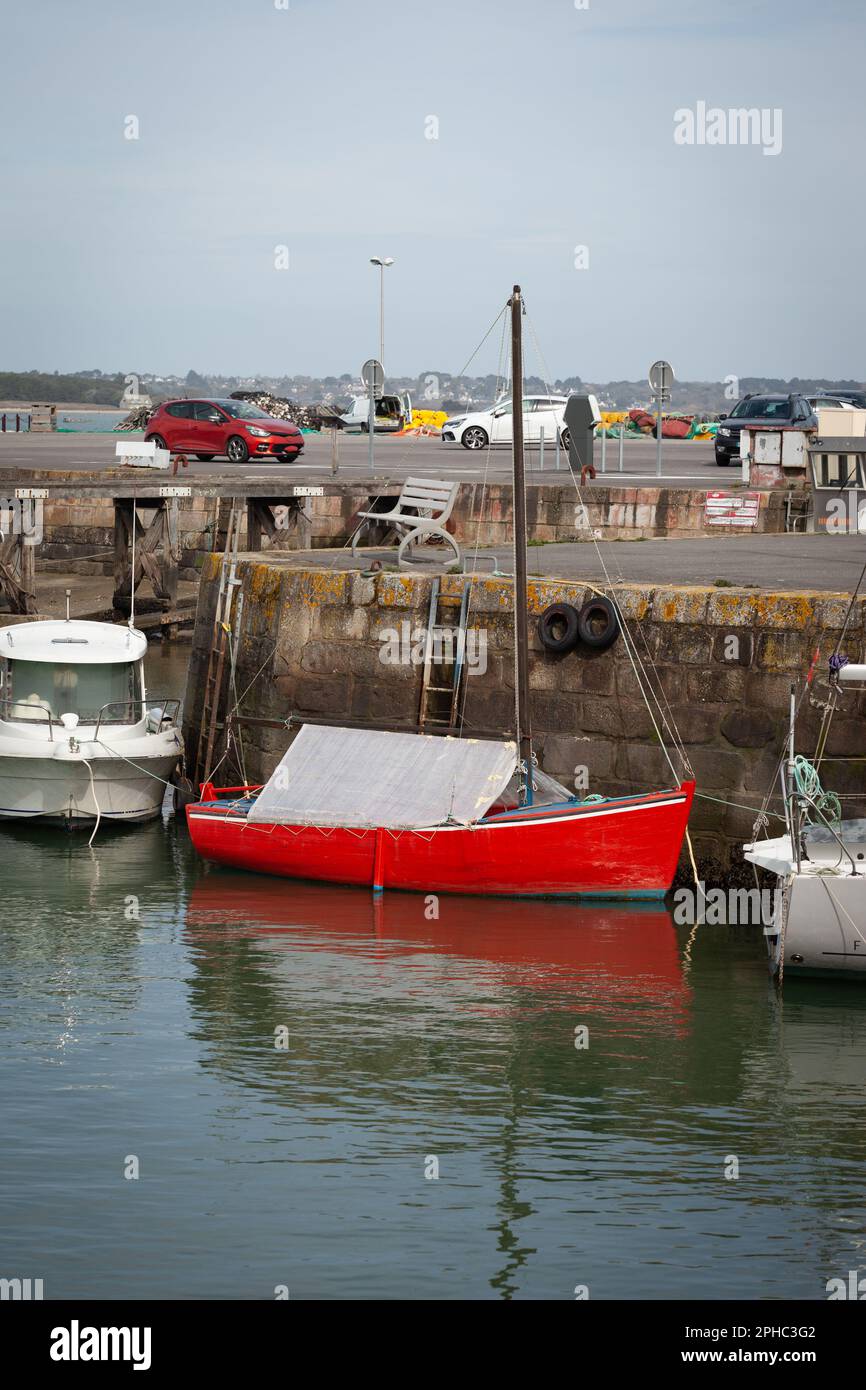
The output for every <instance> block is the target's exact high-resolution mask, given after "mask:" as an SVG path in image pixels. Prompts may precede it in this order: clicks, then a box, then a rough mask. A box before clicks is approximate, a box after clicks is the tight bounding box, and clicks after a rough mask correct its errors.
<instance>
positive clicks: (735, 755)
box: [185, 555, 866, 882]
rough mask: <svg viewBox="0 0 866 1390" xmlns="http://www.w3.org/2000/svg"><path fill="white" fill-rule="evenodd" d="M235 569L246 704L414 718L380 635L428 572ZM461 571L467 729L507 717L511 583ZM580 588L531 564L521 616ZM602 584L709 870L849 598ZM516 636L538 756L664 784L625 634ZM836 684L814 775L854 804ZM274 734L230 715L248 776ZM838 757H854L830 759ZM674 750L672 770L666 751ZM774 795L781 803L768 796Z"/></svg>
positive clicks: (271, 560) (569, 779) (744, 823)
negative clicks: (560, 641) (481, 649)
mask: <svg viewBox="0 0 866 1390" xmlns="http://www.w3.org/2000/svg"><path fill="white" fill-rule="evenodd" d="M219 567H220V557H218V556H209V557H207V559H206V560H205V564H204V569H203V575H202V585H201V590H200V596H199V605H198V612H197V620H196V628H195V633H194V638H193V652H192V661H191V666H190V678H189V687H188V691H187V699H186V706H185V710H186V713H185V719H186V729H185V737H186V741H187V748H188V750H189V751H190V753H192V752H193V751H194V748H195V744H196V740H197V734H198V720H199V715H200V710H201V695H202V689H203V686H204V679H205V672H206V669H207V659H208V652H209V649H210V643H211V640H212V630H213V615H214V606H215V601H216V588H217V582H218V576H219ZM238 576H239V578H240V580H241V582H242V587H243V593H244V604H243V609H242V631H241V634H240V639H239V642H238V647H237V662H238V666H237V673H236V684H237V689H238V690H239V691H244V690H245V689H246V687H247V686H248V685H249V684H250V682H252V686H251V688H250V691H249V694H248V695H247V696H246V698H245V699H244V701H243V704H242V713H244V714H247V715H253V716H257V717H264V718H270V719H285V718H286V717H287V716H288V715H290V714H293V715H297V716H300V717H301V718H302V717H303V716H305V715H306V716H326V717H329V718H334V719H350V720H365V721H366V720H369V721H370V723H371V724H375V723H377V722H383V723H403V722H405V723H407V724H410V725H412V724H414V723H415V721H417V719H418V713H419V702H420V690H421V679H422V674H421V667H420V665H417V664H413V663H412V662H411V661H405V662H399V661H398V662H395V661H393V660H391V661H387V662H386V661H383V660H382V656H383V650H384V647H385V644H386V641H387V640H388V634H393V633H395V632H396V633H398V634H399V633H400V632H401V631H408V632H410V633H411V632H412V631H414V630H415V629H416V628H422V627H425V626H426V622H427V615H428V609H429V603H430V588H431V583H432V580H431V577H430V576H429V575H424V574H404V573H382V574H377V575H374V576H365V575H363V574H361V573H360V572H357V571H340V572H337V571H332V570H323V569H309V568H308V569H304V568H299V567H298V565H297V556H296V557H295V562H294V563H292V562H291V561H290V559H289V558H288V557H285V558H281V557H280V556H279V555H274V556H268V557H263V556H261V555H257V556H242V557H241V559H240V562H239V567H238ZM464 582H471V584H472V594H471V600H470V608H469V627H470V629H471V630H474V631H475V634H476V637H477V638H478V639H479V640H481V639H482V636H483V642H484V644H485V663H484V669H483V671H482V670H481V664H480V663H479V668H478V672H477V674H473V675H470V676H469V677H468V678H467V682H466V703H465V730H466V732H467V733H471V732H472V730H473V729H474V728H484V729H487V730H492V729H502V730H503V731H505V730H508V731H510V730H511V729H512V728H513V721H514V646H513V634H512V618H511V612H512V601H513V587H512V581H511V580H510V579H503V578H498V577H489V576H481V575H476V576H472V577H471V580H470V579H469V577H467V576H463V575H450V576H448V577H446V578H445V579H443V581H442V585H443V591H444V592H445V593H446V594H447V593H451V594H458V593H460V592H461V589H462V585H463V584H464ZM592 592H593V590H591V589H590V588H589V587H587V586H586V585H583V584H580V583H565V582H559V581H552V580H530V583H529V606H530V615H531V618H533V619H535V618H537V616H538V615H539V614H540V613H541V612H542V610H543V609H544V608H545V607H546V606H547V604H549V603H552V602H554V601H558V602H567V603H572V604H574V605H575V606H576V607H578V608H579V607H580V606H581V605H582V603H583V602H584V601H585V599H586V598H588V597H589V596H590V594H591V593H592ZM615 592H616V595H617V598H618V600H619V603H620V605H621V607H622V610H623V613H624V614H625V617H626V621H627V624H628V628H629V631H630V632H631V634H632V637H633V640H634V646H635V648H636V650H637V654H638V656H639V657H640V659H641V661H642V662H643V663H645V664H646V666H647V669H648V671H649V679H650V680H651V681H652V683H653V685H654V688H655V689H656V690H657V692H658V694H659V699H660V700H661V703H662V707H663V709H664V711H665V716H666V718H667V720H668V722H669V723H670V724H671V725H672V726H675V727H676V729H677V730H678V732H679V736H680V738H681V739H682V743H683V745H684V748H685V751H686V754H687V757H688V759H689V761H690V763H691V766H692V768H693V770H694V773H695V776H696V779H697V784H698V791H699V793H701V798H700V799H698V800H697V801H696V803H695V809H694V812H693V815H692V821H691V829H692V838H693V842H694V845H695V851H696V855H697V858H698V863H699V867H700V870H701V872H702V875H703V876H704V877H705V878H706V879H707V881H708V882H712V881H717V880H718V879H719V878H721V877H723V876H725V875H728V874H729V873H732V872H733V873H734V874H737V873H738V872H739V873H742V872H743V868H744V866H743V864H742V860H741V857H740V855H739V846H740V845H741V844H742V843H743V841H745V840H748V839H750V838H751V836H752V827H753V823H754V820H755V815H756V812H757V810H758V809H759V808H760V806H761V804H762V800H763V797H764V794H765V793H766V792H767V790H768V789H769V788H770V786H771V785H773V778H774V773H775V769H776V766H777V763H778V759H779V756H780V752H781V749H782V744H783V739H784V735H785V730H786V727H787V718H788V697H789V691H790V686H791V681H792V679H796V678H797V677H800V676H804V675H805V674H806V672H807V671H808V670H809V667H810V664H811V662H812V658H813V655H814V653H815V650H816V648H819V649H820V658H819V665H818V667H817V670H818V672H819V674H820V673H821V672H826V670H827V659H828V657H829V655H830V654H831V652H832V651H833V649H834V647H835V644H836V640H837V638H838V636H839V632H840V629H841V625H842V623H843V621H844V615H845V611H846V608H847V600H846V598H845V597H844V596H842V595H838V594H819V595H813V596H808V597H807V596H804V595H802V594H784V593H782V594H777V595H766V594H756V593H755V592H754V591H746V590H737V589H724V590H719V589H717V588H704V587H674V588H671V587H663V586H657V587H653V586H639V585H617V586H616V588H615ZM404 623H406V624H408V628H407V629H404V628H402V626H401V625H402V624H404ZM530 642H531V653H530V657H531V672H530V674H531V691H532V725H533V734H534V739H535V747H536V750H537V753H538V757H539V762H540V765H541V766H542V768H543V769H544V770H545V771H546V772H549V773H551V774H552V775H553V776H554V777H556V778H558V779H559V780H560V781H562V782H564V783H565V784H566V785H567V786H568V787H570V788H571V787H573V786H574V785H575V779H577V782H578V783H579V784H581V786H582V787H583V789H585V790H586V791H589V792H600V793H602V794H614V793H619V794H629V793H633V792H641V791H646V790H650V789H652V788H658V787H664V786H669V785H671V783H672V782H673V780H674V779H673V775H672V773H671V769H670V767H669V765H668V763H667V761H666V759H665V757H664V754H663V752H662V750H661V747H660V745H659V741H658V738H657V736H656V733H655V729H654V727H653V721H652V718H651V717H650V713H649V711H648V709H647V705H646V702H645V700H644V697H643V695H642V693H641V686H640V684H639V682H638V680H637V678H636V675H635V671H634V669H633V666H632V662H631V660H630V659H629V655H628V651H627V647H626V643H625V642H624V641H623V640H622V639H621V638H620V640H618V641H617V642H616V643H615V644H614V646H613V647H611V648H610V649H608V650H607V651H604V652H595V651H589V650H587V649H583V648H580V647H578V649H576V650H575V651H572V652H569V653H567V654H566V655H564V656H552V655H550V654H549V653H548V652H546V651H545V650H544V649H543V648H542V646H541V644H540V642H539V640H538V637H537V635H536V631H535V623H534V622H532V623H531V626H530ZM842 650H843V651H844V652H845V653H846V654H847V655H848V656H849V657H850V658H851V660H854V661H860V660H862V659H863V656H864V606H863V601H858V602H857V603H856V604H855V607H854V611H853V614H852V619H851V623H850V624H849V627H848V631H847V633H846V636H845V640H844V643H843V647H842ZM816 692H817V693H818V694H820V690H819V689H818V687H817V686H816ZM845 700H846V707H845V710H844V714H843V715H837V717H836V720H835V721H834V725H833V729H832V733H831V738H830V742H829V744H828V749H827V757H826V758H825V761H824V763H823V764H822V769H821V771H822V777H823V780H824V784H825V786H827V787H831V788H832V789H833V790H835V791H837V792H839V793H840V794H842V795H843V797H845V798H854V799H846V800H844V801H843V805H844V806H845V808H846V814H850V815H857V814H859V815H862V814H866V799H863V800H862V801H861V800H860V799H859V797H858V796H857V794H858V793H859V791H860V788H861V787H862V786H863V785H864V780H866V779H864V777H863V770H864V768H866V717H864V716H866V701H864V697H861V696H858V695H856V694H854V693H849V694H848V695H846V697H845ZM820 713H821V711H820V709H819V708H818V707H817V705H816V704H815V703H813V702H804V705H803V710H802V718H801V720H800V724H799V726H798V739H799V742H800V748H801V751H802V752H804V753H805V754H806V756H809V755H810V754H811V753H812V752H813V751H814V747H815V739H816V735H817V730H818V724H819V721H820ZM656 718H657V719H658V715H656ZM287 738H288V735H287V733H286V732H285V731H284V730H277V731H275V730H270V729H267V730H262V729H257V728H249V727H248V728H246V729H244V730H243V741H244V748H245V753H246V765H247V774H248V776H249V778H250V779H251V780H252V781H256V782H258V781H263V780H265V779H266V778H267V776H269V774H270V772H271V771H272V770H273V767H274V766H275V764H276V762H277V761H278V759H279V757H280V756H281V754H282V753H283V752H284V751H285V747H286V745H287ZM668 742H670V740H668ZM850 758H860V759H864V761H861V762H856V761H854V762H852V761H844V760H843V759H850ZM674 763H675V766H676V767H677V770H678V771H679V762H678V759H677V757H676V755H674ZM776 785H777V784H776ZM772 807H773V808H774V809H775V810H777V811H778V809H779V800H778V797H776V798H775V799H774V801H773V802H772ZM779 825H780V822H778V821H771V826H773V827H777V826H779ZM749 872H751V871H749Z"/></svg>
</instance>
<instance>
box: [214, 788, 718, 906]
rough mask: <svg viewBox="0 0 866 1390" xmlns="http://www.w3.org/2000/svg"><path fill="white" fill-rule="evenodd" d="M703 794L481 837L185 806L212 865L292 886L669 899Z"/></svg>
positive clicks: (656, 795)
mask: <svg viewBox="0 0 866 1390" xmlns="http://www.w3.org/2000/svg"><path fill="white" fill-rule="evenodd" d="M694 786H695V784H694V782H683V784H682V786H680V787H678V788H677V789H675V790H673V791H667V792H653V793H651V794H649V795H647V796H634V797H622V798H617V799H612V800H609V801H603V802H594V803H590V804H589V805H585V806H572V805H567V806H560V807H548V806H543V807H538V808H531V809H526V808H524V809H523V810H520V811H512V812H509V813H507V814H504V815H500V816H492V817H489V818H488V819H486V820H484V821H481V822H479V823H478V824H477V825H475V826H473V827H472V828H466V827H463V826H443V827H440V828H437V829H435V830H404V831H391V830H383V829H373V830H357V829H343V828H336V829H333V828H324V827H322V828H320V827H318V826H299V825H296V826H284V825H267V824H258V823H255V822H250V821H248V820H247V818H246V815H245V813H244V811H243V809H242V808H241V809H239V808H238V807H237V806H233V805H232V803H230V802H220V801H217V802H213V801H211V802H208V801H203V802H197V803H196V804H194V805H191V806H188V807H187V824H188V825H189V831H190V836H191V838H192V842H193V844H194V846H195V848H196V850H197V851H198V853H199V854H201V855H202V857H203V858H205V859H210V860H213V861H214V862H216V863H218V864H226V865H229V866H230V867H232V868H235V869H248V870H252V871H253V872H257V873H266V874H278V875H280V876H282V877H284V878H301V879H312V880H317V881H319V882H325V883H344V884H355V885H359V886H366V887H371V888H376V889H379V888H399V889H408V890H410V891H414V892H419V893H483V894H503V895H506V896H523V895H529V896H540V897H549V896H559V895H567V896H570V897H571V896H580V895H586V896H592V895H601V896H611V897H661V896H662V895H663V894H664V893H666V892H667V891H668V889H669V888H670V886H671V883H672V882H673V877H674V874H675V872H676V867H677V861H678V860H679V855H680V850H681V848H682V843H683V836H684V834H685V829H686V823H687V821H688V817H689V811H690V810H691V804H692V797H693V795H694Z"/></svg>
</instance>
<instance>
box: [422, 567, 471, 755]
mask: <svg viewBox="0 0 866 1390" xmlns="http://www.w3.org/2000/svg"><path fill="white" fill-rule="evenodd" d="M470 587H471V586H470V584H469V583H468V582H467V583H465V584H464V585H463V590H462V593H460V594H443V593H442V586H441V580H440V579H439V577H438V576H437V577H436V578H434V580H433V585H432V587H431V590H430V611H429V613H428V615H427V639H426V643H425V648H424V671H423V675H422V679H421V704H420V708H419V711H418V727H419V729H420V731H421V733H424V732H425V730H426V728H427V726H428V725H434V726H435V727H436V728H438V729H444V730H445V731H446V732H447V733H449V734H451V733H454V732H456V731H459V729H460V728H461V727H462V724H463V717H462V714H461V712H460V695H461V693H462V690H463V683H464V677H465V672H466V618H467V614H468V612H469V591H470ZM449 612H450V613H451V614H452V615H455V614H456V617H457V621H456V623H455V622H450V623H446V622H445V621H443V620H444V617H445V615H446V614H447V613H449ZM437 646H438V651H437ZM449 675H450V677H451V679H450V683H449V684H445V681H447V680H448V676H449ZM431 696H434V697H438V696H444V697H447V698H445V699H435V698H434V699H433V700H431V698H430V697H431Z"/></svg>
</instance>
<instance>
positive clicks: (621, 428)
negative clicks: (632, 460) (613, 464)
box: [619, 420, 625, 473]
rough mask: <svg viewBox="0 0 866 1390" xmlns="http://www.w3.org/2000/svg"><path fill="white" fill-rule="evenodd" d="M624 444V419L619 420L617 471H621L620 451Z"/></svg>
mask: <svg viewBox="0 0 866 1390" xmlns="http://www.w3.org/2000/svg"><path fill="white" fill-rule="evenodd" d="M624 444H625V420H620V422H619V471H620V473H621V472H622V451H623V446H624Z"/></svg>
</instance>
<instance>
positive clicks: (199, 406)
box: [145, 400, 304, 463]
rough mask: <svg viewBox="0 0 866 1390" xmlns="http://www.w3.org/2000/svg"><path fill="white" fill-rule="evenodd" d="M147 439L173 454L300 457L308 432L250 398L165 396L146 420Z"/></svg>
mask: <svg viewBox="0 0 866 1390" xmlns="http://www.w3.org/2000/svg"><path fill="white" fill-rule="evenodd" d="M145 439H147V440H149V441H151V442H152V443H154V444H156V446H157V448H159V449H170V450H171V452H172V453H173V454H195V456H196V458H199V459H205V460H210V459H213V458H216V457H217V455H218V454H221V455H224V456H225V457H226V458H227V459H229V460H230V461H231V462H232V463H246V461H247V459H248V458H251V457H253V456H258V457H261V456H262V455H265V456H268V455H269V456H271V457H273V458H277V459H288V460H290V461H291V460H292V459H296V458H297V457H298V455H299V454H300V452H301V450H302V449H303V447H304V436H303V435H302V434H301V431H300V430H299V429H298V427H297V425H293V424H292V423H291V422H290V421H289V420H275V419H274V417H273V416H272V415H267V414H266V413H265V411H263V410H260V409H259V407H258V406H257V405H251V404H250V403H249V401H233V400H224V401H223V400H217V401H163V403H162V405H160V406H157V408H156V410H155V411H154V412H153V414H152V415H151V417H150V419H149V420H148V422H147V433H146V435H145Z"/></svg>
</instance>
